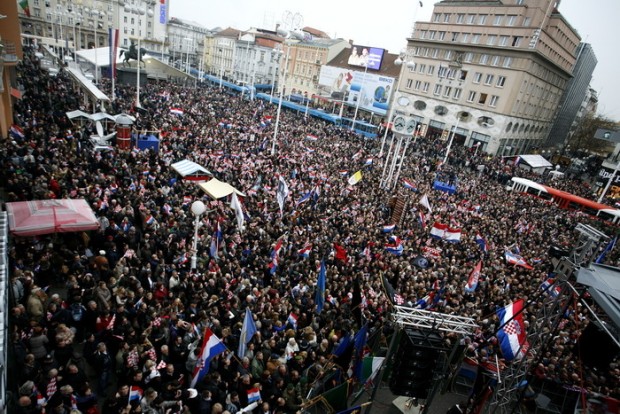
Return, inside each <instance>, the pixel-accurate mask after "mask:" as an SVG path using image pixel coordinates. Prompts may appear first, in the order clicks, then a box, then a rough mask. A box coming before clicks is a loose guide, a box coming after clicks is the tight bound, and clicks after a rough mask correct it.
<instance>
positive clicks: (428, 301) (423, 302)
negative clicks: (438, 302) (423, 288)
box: [415, 292, 435, 309]
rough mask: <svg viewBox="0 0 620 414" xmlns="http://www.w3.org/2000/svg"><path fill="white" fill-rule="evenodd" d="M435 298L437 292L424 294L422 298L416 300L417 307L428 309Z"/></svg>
mask: <svg viewBox="0 0 620 414" xmlns="http://www.w3.org/2000/svg"><path fill="white" fill-rule="evenodd" d="M434 298H435V292H431V293H429V294H428V295H426V296H424V297H423V298H422V299H420V300H418V301H417V302H416V304H415V307H416V309H426V308H427V307H428V305H430V304H431V303H433V299H434Z"/></svg>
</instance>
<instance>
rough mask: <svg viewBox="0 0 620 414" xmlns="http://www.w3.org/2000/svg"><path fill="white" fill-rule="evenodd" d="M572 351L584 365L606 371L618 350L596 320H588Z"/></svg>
mask: <svg viewBox="0 0 620 414" xmlns="http://www.w3.org/2000/svg"><path fill="white" fill-rule="evenodd" d="M612 332H613V331H612ZM573 351H574V353H575V356H576V357H577V358H581V361H582V362H583V363H584V364H585V365H587V366H590V367H593V368H598V369H599V370H602V371H604V372H607V370H608V369H609V364H610V363H611V362H612V361H613V359H614V358H615V357H616V356H617V355H618V351H619V350H618V347H617V346H616V344H615V343H614V341H613V340H612V339H611V338H610V337H609V335H608V334H607V332H605V331H604V330H603V328H602V327H601V326H600V324H599V323H598V322H590V323H589V324H588V326H587V327H586V329H585V330H584V331H583V333H582V334H581V336H580V337H579V341H578V342H577V346H575V348H574V349H573Z"/></svg>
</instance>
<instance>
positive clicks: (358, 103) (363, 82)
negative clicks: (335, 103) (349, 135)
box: [351, 62, 368, 131]
mask: <svg viewBox="0 0 620 414" xmlns="http://www.w3.org/2000/svg"><path fill="white" fill-rule="evenodd" d="M366 73H368V62H366V66H365V67H364V79H363V80H362V85H361V86H360V92H359V94H358V96H357V105H355V113H354V114H353V122H352V123H351V131H353V130H355V121H356V120H357V111H358V110H359V109H360V101H361V100H362V98H363V97H364V92H365V91H364V85H365V84H366Z"/></svg>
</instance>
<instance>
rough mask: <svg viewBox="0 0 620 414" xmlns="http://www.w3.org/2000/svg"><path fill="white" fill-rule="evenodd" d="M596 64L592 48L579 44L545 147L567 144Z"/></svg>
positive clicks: (588, 89) (587, 93)
mask: <svg viewBox="0 0 620 414" xmlns="http://www.w3.org/2000/svg"><path fill="white" fill-rule="evenodd" d="M597 63H598V60H597V59H596V56H595V55H594V50H592V46H591V45H590V44H589V43H581V44H580V45H579V49H578V51H577V63H576V64H575V69H574V70H573V77H572V78H571V79H570V81H568V85H567V87H566V90H565V91H564V94H563V95H562V99H561V100H560V107H559V109H558V113H557V116H556V118H555V121H554V123H553V125H552V127H551V130H550V131H549V136H548V138H547V142H546V143H545V145H546V146H549V147H556V148H559V147H562V146H564V145H565V144H566V143H567V141H568V139H569V137H570V133H571V129H572V127H573V125H574V123H575V120H576V118H577V117H578V115H579V112H580V111H581V110H582V107H584V106H585V101H586V98H588V97H589V96H590V94H589V91H590V81H591V80H592V73H594V69H595V68H596V64H597Z"/></svg>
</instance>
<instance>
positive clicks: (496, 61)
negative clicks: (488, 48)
mask: <svg viewBox="0 0 620 414" xmlns="http://www.w3.org/2000/svg"><path fill="white" fill-rule="evenodd" d="M491 66H499V56H493V59H492V60H491Z"/></svg>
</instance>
